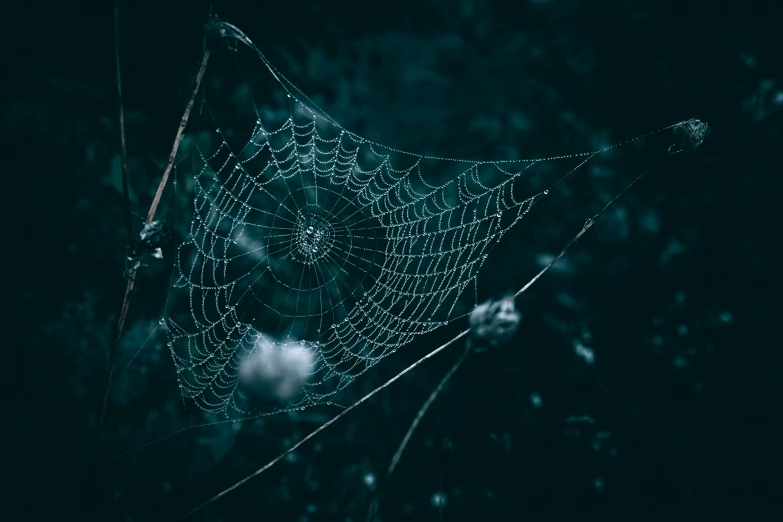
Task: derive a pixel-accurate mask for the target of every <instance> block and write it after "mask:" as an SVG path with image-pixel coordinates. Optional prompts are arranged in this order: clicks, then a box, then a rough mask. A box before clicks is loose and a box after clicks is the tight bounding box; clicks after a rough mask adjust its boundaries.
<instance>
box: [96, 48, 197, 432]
mask: <svg viewBox="0 0 783 522" xmlns="http://www.w3.org/2000/svg"><path fill="white" fill-rule="evenodd" d="M209 56H210V50H209V49H206V50H205V51H204V56H203V57H202V59H201V67H200V68H199V71H198V74H197V75H196V78H195V80H193V89H192V91H191V94H190V99H189V100H188V104H187V105H186V106H185V112H184V113H183V114H182V119H181V120H180V122H179V128H178V129H177V136H176V137H175V138H174V145H173V146H172V148H171V153H170V154H169V159H168V161H167V162H166V168H165V169H164V170H163V176H162V177H161V179H160V183H159V184H158V190H157V192H156V193H155V198H154V199H153V200H152V204H151V205H150V210H149V212H148V213H147V223H150V222H152V220H153V219H155V212H156V211H157V210H158V204H159V203H160V198H161V195H162V194H163V190H164V189H165V188H166V182H168V179H169V174H170V173H171V169H172V166H173V165H174V159H175V158H176V156H177V151H178V150H179V144H180V142H181V141H182V135H183V133H184V131H185V127H186V126H187V124H188V119H189V118H190V111H191V110H192V109H193V104H194V102H195V101H196V94H197V93H198V90H199V86H200V85H201V80H202V79H203V78H204V71H205V70H206V68H207V63H208V62H209ZM140 265H141V261H139V260H137V261H135V262H134V263H133V266H132V267H131V270H130V273H129V274H128V284H127V286H126V287H125V297H124V298H123V300H122V308H121V309H120V317H119V319H118V320H117V329H116V332H115V335H114V340H113V341H112V345H111V351H110V352H109V364H108V366H107V369H106V385H105V388H104V393H103V401H102V403H101V413H100V416H99V417H98V424H97V428H96V437H95V438H96V442H99V441H100V434H101V429H102V427H103V421H104V419H105V415H106V403H107V402H108V400H109V392H110V390H111V382H112V376H113V374H114V360H115V359H116V357H117V347H118V345H119V341H120V338H121V337H122V331H123V329H124V328H125V320H126V319H127V317H128V309H129V308H130V302H131V297H132V296H133V287H134V283H135V275H136V272H137V271H138V269H139V266H140Z"/></svg>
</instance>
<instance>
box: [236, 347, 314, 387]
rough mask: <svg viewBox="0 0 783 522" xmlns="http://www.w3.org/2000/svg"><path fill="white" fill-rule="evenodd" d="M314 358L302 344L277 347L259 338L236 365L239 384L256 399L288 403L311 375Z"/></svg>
mask: <svg viewBox="0 0 783 522" xmlns="http://www.w3.org/2000/svg"><path fill="white" fill-rule="evenodd" d="M314 364H315V356H314V354H313V352H312V351H311V350H310V349H309V348H308V347H307V346H305V345H304V344H302V343H293V342H292V343H285V344H282V345H281V344H277V343H273V342H271V341H270V340H269V339H267V338H266V337H264V336H261V335H259V337H258V339H257V340H256V343H255V345H254V346H253V349H252V350H251V351H250V352H248V353H247V354H246V355H245V356H244V357H242V359H241V360H240V362H239V385H240V387H241V388H242V390H243V391H244V392H245V393H246V394H248V395H250V396H252V397H253V398H256V399H262V400H272V401H276V402H288V401H290V400H291V399H293V398H294V397H295V396H296V395H297V394H298V393H299V392H300V391H301V389H302V387H303V386H304V384H305V383H306V382H307V379H308V378H309V377H310V375H311V374H312V373H313V370H314Z"/></svg>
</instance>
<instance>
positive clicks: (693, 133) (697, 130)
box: [671, 119, 707, 150]
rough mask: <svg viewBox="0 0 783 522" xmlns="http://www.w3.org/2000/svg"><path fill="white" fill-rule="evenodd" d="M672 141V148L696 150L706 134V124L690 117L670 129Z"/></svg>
mask: <svg viewBox="0 0 783 522" xmlns="http://www.w3.org/2000/svg"><path fill="white" fill-rule="evenodd" d="M672 134H673V138H674V143H673V144H672V147H671V148H672V149H679V150H696V149H697V148H698V147H699V145H701V144H702V142H703V141H704V138H705V137H706V136H707V124H706V123H703V122H701V121H699V120H697V119H690V120H688V121H684V122H682V123H680V124H679V125H676V126H675V127H674V129H673V130H672Z"/></svg>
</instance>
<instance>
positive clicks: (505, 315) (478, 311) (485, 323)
mask: <svg viewBox="0 0 783 522" xmlns="http://www.w3.org/2000/svg"><path fill="white" fill-rule="evenodd" d="M521 320H522V314H520V313H519V311H518V310H517V309H516V306H514V296H506V297H504V298H502V299H499V300H493V299H490V300H489V301H486V302H484V303H481V304H480V305H477V306H476V307H475V308H474V309H473V311H472V312H471V313H470V321H469V322H470V335H471V336H472V337H473V339H474V340H476V341H479V342H482V343H486V344H489V345H491V346H497V345H499V344H503V343H505V342H508V341H509V340H510V339H511V338H512V337H513V336H514V334H515V333H516V332H517V329H518V328H519V323H520V321H521Z"/></svg>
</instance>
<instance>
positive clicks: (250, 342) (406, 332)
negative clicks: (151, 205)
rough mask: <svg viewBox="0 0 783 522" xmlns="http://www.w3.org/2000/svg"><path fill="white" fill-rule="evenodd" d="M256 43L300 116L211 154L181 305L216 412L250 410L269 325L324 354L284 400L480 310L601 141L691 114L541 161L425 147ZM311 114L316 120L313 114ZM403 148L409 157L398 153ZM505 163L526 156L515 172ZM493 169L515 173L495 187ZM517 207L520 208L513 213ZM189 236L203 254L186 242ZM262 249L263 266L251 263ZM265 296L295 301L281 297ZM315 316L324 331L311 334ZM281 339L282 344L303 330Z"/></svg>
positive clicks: (176, 345)
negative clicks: (503, 246)
mask: <svg viewBox="0 0 783 522" xmlns="http://www.w3.org/2000/svg"><path fill="white" fill-rule="evenodd" d="M249 45H252V43H251V44H249ZM253 49H254V50H255V51H256V52H257V53H258V55H259V56H260V57H261V58H262V60H263V62H264V64H265V65H266V66H267V68H268V69H269V71H270V72H271V73H272V75H273V76H274V77H275V79H277V80H278V82H279V83H280V84H281V85H282V86H283V87H284V88H285V90H286V92H287V94H288V103H289V117H288V119H286V120H285V122H284V123H283V124H282V125H281V126H279V127H277V128H276V129H271V130H268V129H267V128H266V127H265V125H264V123H263V122H262V120H261V119H260V118H259V119H258V120H257V122H256V126H255V128H254V129H253V131H252V132H251V137H250V139H249V140H248V141H246V142H245V143H244V146H243V147H242V149H241V150H240V151H238V152H234V151H233V150H232V149H231V147H230V145H229V143H228V141H227V140H226V138H225V137H224V136H223V133H222V132H221V130H220V128H219V127H218V128H217V130H216V133H217V134H218V135H219V136H220V138H221V140H220V141H221V143H220V146H219V147H218V148H217V150H216V151H215V152H214V153H212V154H211V155H206V154H200V160H201V163H202V168H201V169H200V171H199V172H198V176H197V180H198V182H199V183H198V189H197V195H196V203H195V207H196V212H195V215H194V220H193V222H192V225H191V233H190V237H189V239H188V241H186V243H184V244H183V246H181V247H180V250H179V257H178V270H179V278H178V282H177V284H176V285H175V286H178V287H180V288H183V289H185V290H186V292H187V297H188V299H189V304H188V307H189V316H190V317H185V321H184V322H183V323H182V324H180V323H179V322H178V321H177V320H176V319H175V318H174V317H172V316H168V317H167V325H168V326H169V328H168V329H167V331H168V333H169V336H170V340H169V347H170V349H171V352H172V357H173V358H174V360H175V363H176V365H177V370H178V374H179V377H180V386H181V389H182V390H183V394H184V395H185V396H187V397H188V398H191V399H194V400H195V401H196V403H197V404H198V405H199V407H201V408H202V409H205V410H207V411H210V412H212V413H222V414H225V415H229V414H230V412H232V411H233V412H235V413H236V414H239V415H240V416H246V415H247V414H248V413H250V412H249V410H247V409H246V407H245V406H244V405H242V404H240V403H242V402H243V399H244V397H243V396H242V394H241V392H240V391H238V390H237V370H238V366H237V356H238V354H240V353H247V352H250V351H252V350H253V347H254V346H255V345H256V343H257V342H258V341H259V340H260V339H262V336H263V335H264V332H269V331H274V332H276V335H275V336H274V339H279V338H280V337H283V338H285V335H282V334H283V332H285V331H287V335H288V336H289V337H291V336H292V334H293V333H294V327H295V324H296V322H297V321H298V322H299V323H302V322H303V323H304V336H305V337H307V336H308V335H309V339H310V340H305V341H297V342H300V343H304V344H305V345H306V346H307V347H308V348H309V349H310V350H312V351H313V352H314V353H315V354H316V363H315V365H314V368H313V371H312V375H311V379H310V381H309V382H308V383H307V384H306V387H305V391H304V393H303V394H302V395H300V397H299V398H297V399H295V400H294V401H292V402H291V403H289V404H288V405H287V406H286V407H283V408H275V409H274V410H273V411H281V410H286V409H301V408H304V407H306V406H310V405H315V404H323V403H325V402H329V400H330V398H331V397H332V396H333V395H334V394H335V393H336V392H338V391H339V390H342V389H344V388H345V387H346V386H348V385H349V384H350V383H351V382H352V381H353V379H354V378H355V377H356V376H358V375H360V374H361V373H363V372H364V371H366V370H367V369H368V368H370V367H371V366H373V365H374V364H376V363H377V362H378V361H380V360H381V359H382V358H383V357H385V356H387V355H389V354H390V353H393V352H394V351H396V349H397V348H399V347H401V346H403V345H405V344H408V343H409V342H410V341H411V340H413V338H414V337H416V336H418V335H421V334H424V333H427V332H430V331H432V330H434V329H435V328H437V327H439V326H442V325H444V324H447V323H448V322H450V321H452V320H454V319H457V318H460V317H463V316H464V315H466V314H467V313H468V312H469V310H470V307H469V306H468V307H464V308H463V311H462V312H461V313H458V312H455V305H456V303H457V301H458V298H459V297H460V296H461V295H462V294H463V293H464V290H465V289H466V288H467V287H468V286H470V285H471V284H472V285H473V286H474V288H475V282H476V277H477V275H478V272H479V270H480V268H481V266H482V265H483V263H484V261H485V260H486V258H487V257H488V254H489V252H490V251H491V249H492V248H493V247H494V245H495V244H497V242H498V241H499V239H500V238H501V237H502V236H503V235H504V234H505V233H506V232H507V231H508V230H509V229H510V228H511V227H512V226H513V225H514V224H515V223H516V222H518V221H519V220H520V219H522V217H524V215H526V214H527V212H528V211H529V210H530V209H531V208H532V206H533V205H534V204H535V203H536V202H537V201H538V200H539V199H540V198H541V197H543V196H544V195H546V194H547V193H548V190H549V189H551V188H554V187H555V186H557V185H558V184H559V183H560V182H562V181H563V180H564V179H565V178H567V177H568V176H570V175H571V173H573V172H575V171H576V170H578V169H579V168H581V167H582V166H583V165H584V164H585V163H586V162H587V161H589V160H590V159H592V158H593V157H594V156H595V155H597V154H601V153H604V152H607V151H609V150H611V149H614V148H617V147H620V146H622V145H625V144H627V143H631V142H633V141H637V140H640V139H642V138H644V137H646V136H649V135H651V134H655V133H658V132H661V131H663V130H666V129H671V128H672V127H677V126H679V125H682V123H680V124H675V125H673V126H669V127H665V128H663V129H659V130H658V131H654V132H651V133H648V134H645V135H643V136H640V137H637V138H634V139H631V140H627V141H626V142H622V143H619V144H616V145H613V146H610V147H606V148H604V149H601V150H599V151H594V152H586V153H580V154H572V155H562V156H553V157H548V158H542V159H536V160H506V161H498V162H491V161H473V160H466V159H456V158H445V157H438V156H426V155H416V154H413V153H409V152H405V151H402V150H400V149H395V148H390V147H386V146H384V145H382V144H379V143H376V142H373V141H370V140H366V139H364V138H361V137H359V136H358V135H356V134H354V133H351V132H350V131H347V130H345V129H344V128H342V127H341V126H339V125H338V124H337V123H336V122H335V121H334V120H333V119H332V118H331V117H329V116H328V115H326V114H325V113H324V112H323V111H321V110H320V109H318V108H317V106H316V105H315V104H313V103H312V102H310V101H309V99H307V97H306V96H305V95H304V94H302V93H301V91H300V90H299V89H297V88H296V87H295V86H294V85H293V84H291V83H290V82H288V81H287V80H285V78H284V77H283V76H282V74H280V73H279V72H278V71H277V70H276V69H274V68H273V67H272V66H271V64H269V62H268V61H267V60H266V59H265V58H264V57H263V55H262V54H261V53H260V51H258V50H257V49H255V47H254V46H253ZM281 78H283V80H281ZM292 92H294V93H296V94H297V96H301V97H302V98H301V99H300V98H299V97H295V96H294V95H292V94H291V93H292ZM305 99H306V100H308V101H307V102H305V101H303V100H305ZM206 105H207V108H208V109H209V105H208V104H206ZM208 112H210V115H211V111H208ZM256 113H257V114H258V111H257V110H256ZM297 115H299V116H301V115H304V116H306V117H308V118H307V119H306V122H305V123H302V120H301V119H299V120H297V119H296V116H297ZM324 124H326V125H324ZM216 126H217V124H216ZM325 127H326V128H325ZM329 131H331V132H332V133H331V134H329ZM395 155H396V157H394V158H393V156H395ZM399 157H407V158H409V159H410V162H409V163H407V164H404V163H402V162H400V163H401V164H399V165H398V164H397V162H395V160H399ZM572 159H582V161H581V162H580V163H579V164H578V165H577V166H576V167H574V168H573V169H571V170H569V171H568V173H567V174H566V175H564V176H563V177H562V178H561V179H560V180H558V181H557V182H556V183H555V184H553V185H551V186H550V188H549V189H547V190H544V191H542V192H538V193H535V194H534V195H533V196H530V197H527V198H524V199H518V198H517V196H516V194H515V193H514V188H515V186H514V182H515V181H516V180H519V179H520V178H521V176H522V174H523V173H525V172H527V171H528V170H529V169H531V168H533V167H535V166H537V165H541V164H544V163H548V162H554V161H566V160H572ZM425 160H427V161H434V162H437V163H438V164H439V165H441V166H442V165H443V164H452V163H456V164H462V165H464V166H465V169H464V170H461V172H459V173H458V174H457V176H456V177H454V178H452V179H451V180H449V181H448V182H446V183H445V184H440V185H439V184H437V183H430V182H428V180H427V179H425V177H424V176H423V166H422V163H423V161H425ZM363 161H364V162H369V164H368V165H365V164H364V163H363ZM506 164H509V165H510V164H521V165H524V164H527V165H526V166H525V167H524V168H523V169H522V170H520V171H513V170H510V169H509V168H508V167H506V166H505V165H506ZM254 172H255V174H253V173H254ZM488 174H489V175H490V176H491V175H494V176H495V177H497V175H498V174H500V175H501V176H505V179H501V181H500V182H499V183H497V184H495V185H491V186H490V185H487V184H485V182H484V179H485V178H487V177H490V176H488ZM202 179H204V180H206V183H209V185H207V184H205V183H202V181H201V180H202ZM319 179H320V183H319ZM275 185H277V190H276V191H275ZM449 191H451V195H452V196H453V195H454V193H456V195H457V198H458V199H457V201H456V203H452V202H450V201H448V198H447V194H448V193H449ZM319 194H321V198H322V199H321V201H319ZM297 195H298V196H299V197H296V196H297ZM324 197H325V198H326V199H325V200H324V199H323V198H324ZM471 211H472V214H471ZM514 211H516V215H514ZM506 213H511V214H512V215H511V219H510V221H509V220H507V221H506V222H505V223H503V222H502V219H503V217H504V214H506ZM248 231H251V232H250V233H247V232H248ZM240 238H243V239H244V240H249V241H256V242H258V240H259V239H260V240H261V241H260V243H259V246H257V247H256V248H254V249H251V250H242V251H240V250H238V249H236V248H235V247H232V244H234V245H236V244H237V243H238V242H239V239H240ZM355 242H357V243H360V244H355ZM362 242H363V244H361V243H362ZM183 247H184V249H185V250H190V252H186V253H185V254H184V255H183ZM254 253H256V254H258V258H257V259H256V260H255V261H254V263H245V264H244V265H243V264H242V261H243V260H246V259H247V258H248V257H252V254H254ZM286 265H291V266H293V269H292V268H291V266H286ZM242 266H244V268H238V267H242ZM280 267H282V268H280ZM278 268H279V270H278ZM287 270H288V271H289V272H290V271H291V270H293V272H292V273H286V271H287ZM306 279H307V283H305V280H306ZM274 286H277V288H276V290H277V291H273V290H275V289H273V288H271V287H274ZM265 293H270V294H272V295H283V296H284V299H283V301H282V302H273V301H267V299H268V297H267V296H265V295H264V294H265ZM313 303H316V306H317V308H316V309H313ZM324 304H326V307H324ZM473 305H475V302H474V303H473ZM238 309H239V310H240V311H239V312H238ZM255 315H261V316H264V317H261V318H258V317H254V316H255ZM187 323H190V324H189V325H188V324H187ZM310 323H313V324H315V323H317V325H318V327H317V332H312V331H310V332H308V324H310ZM327 324H328V325H329V326H328V327H327V328H326V332H324V326H326V325H327ZM188 327H190V329H189V328H188ZM315 333H317V335H315ZM313 338H315V339H317V340H316V341H313V340H312V339H313ZM273 342H274V343H275V346H276V348H277V349H280V350H283V349H285V347H286V346H287V345H288V343H289V341H273Z"/></svg>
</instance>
